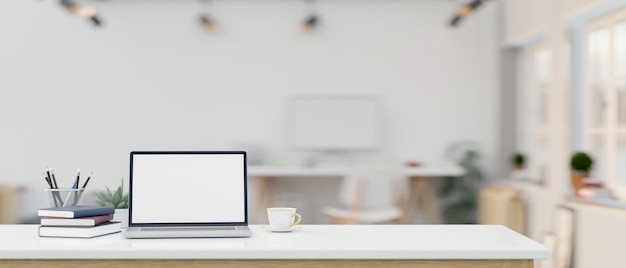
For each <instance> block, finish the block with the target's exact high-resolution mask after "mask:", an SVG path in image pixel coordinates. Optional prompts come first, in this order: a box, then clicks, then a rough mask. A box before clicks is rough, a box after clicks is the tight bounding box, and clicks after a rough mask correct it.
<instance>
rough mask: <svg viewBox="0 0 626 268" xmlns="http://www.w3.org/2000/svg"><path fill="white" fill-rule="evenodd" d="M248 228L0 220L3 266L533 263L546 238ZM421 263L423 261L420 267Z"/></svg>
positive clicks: (506, 232) (408, 229)
mask: <svg viewBox="0 0 626 268" xmlns="http://www.w3.org/2000/svg"><path fill="white" fill-rule="evenodd" d="M260 227H261V226H254V225H253V226H251V229H252V233H253V235H252V237H250V238H209V239H141V240H137V239H135V240H132V239H124V238H123V237H122V235H121V234H113V235H107V236H102V237H97V238H92V239H77V238H49V237H38V236H37V228H38V225H0V237H2V239H0V266H2V267H6V266H9V267H13V266H19V265H24V266H27V267H31V266H47V267H50V266H55V267H56V266H60V267H67V266H71V267H99V266H100V267H102V266H107V265H109V266H107V267H111V266H114V265H115V266H131V265H132V267H213V266H216V267H217V266H219V267H259V266H260V267H263V266H267V267H270V266H271V267H305V266H306V267H317V266H331V267H335V266H338V267H345V266H350V267H362V266H369V267H372V266H383V265H405V267H408V266H415V267H433V268H442V267H507V268H532V267H533V260H535V259H545V258H549V256H550V251H549V249H547V248H546V247H544V246H542V245H541V244H539V243H537V242H535V241H533V240H531V239H529V238H526V237H524V236H522V235H520V234H518V233H516V232H514V231H512V230H510V229H507V228H506V227H503V226H499V225H304V226H302V228H301V229H299V230H297V231H295V232H292V233H270V232H267V231H264V230H262V229H261V228H260ZM420 265H422V266H420Z"/></svg>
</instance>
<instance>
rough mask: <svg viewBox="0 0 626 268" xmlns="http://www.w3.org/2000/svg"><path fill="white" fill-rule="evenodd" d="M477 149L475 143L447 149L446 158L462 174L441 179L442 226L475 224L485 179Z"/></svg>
mask: <svg viewBox="0 0 626 268" xmlns="http://www.w3.org/2000/svg"><path fill="white" fill-rule="evenodd" d="M480 147H481V146H480V145H478V144H477V143H474V142H459V143H455V144H452V145H451V146H449V147H448V148H447V150H446V156H447V158H448V159H450V160H453V161H454V162H456V163H457V164H458V165H459V166H461V167H462V168H463V169H464V170H465V175H464V176H461V177H449V178H446V179H445V180H441V183H440V185H439V195H440V196H441V197H442V209H443V211H442V214H443V215H442V216H443V220H444V222H445V223H455V224H465V223H476V222H477V216H476V214H477V213H476V212H477V207H478V191H479V190H480V188H481V187H482V184H483V182H484V180H485V175H484V172H483V171H482V168H481V167H480V164H479V160H480V153H479V152H480V149H479V148H480Z"/></svg>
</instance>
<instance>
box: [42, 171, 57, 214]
mask: <svg viewBox="0 0 626 268" xmlns="http://www.w3.org/2000/svg"><path fill="white" fill-rule="evenodd" d="M43 175H44V179H45V180H46V182H47V183H48V186H50V189H52V182H50V179H49V178H48V177H47V176H46V173H45V172H44V173H43ZM51 194H52V200H53V201H54V206H55V207H58V206H59V203H58V202H57V196H56V195H55V194H54V192H52V193H51Z"/></svg>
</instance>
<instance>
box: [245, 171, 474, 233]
mask: <svg viewBox="0 0 626 268" xmlns="http://www.w3.org/2000/svg"><path fill="white" fill-rule="evenodd" d="M350 171H351V169H350V167H313V168H307V167H280V166H248V177H252V178H257V179H258V180H259V192H258V197H259V198H258V200H257V201H256V203H255V204H256V205H257V207H261V208H263V207H269V206H274V205H276V203H277V202H276V200H274V199H272V197H275V196H276V195H275V194H274V190H273V188H274V187H273V186H272V178H277V177H281V178H294V179H302V178H311V177H335V178H343V177H345V176H346V175H348V174H349V173H350ZM399 172H400V174H403V175H405V176H407V177H408V178H410V179H411V196H410V199H409V201H408V202H407V205H406V207H405V210H406V211H405V215H406V216H407V217H408V216H409V215H410V212H411V211H412V210H413V209H414V208H415V207H417V208H419V209H420V210H422V211H424V212H425V216H426V220H427V221H428V223H433V224H438V223H441V222H442V220H441V212H440V211H439V205H438V202H437V196H436V195H435V193H434V192H433V191H432V190H431V189H430V179H432V178H442V177H457V176H463V175H465V170H464V169H463V168H461V167H460V166H457V165H430V166H429V165H423V166H418V167H400V168H399ZM257 210H258V209H257ZM255 213H257V215H256V216H257V218H258V217H259V215H260V214H259V212H258V211H255Z"/></svg>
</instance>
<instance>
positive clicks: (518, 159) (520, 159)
mask: <svg viewBox="0 0 626 268" xmlns="http://www.w3.org/2000/svg"><path fill="white" fill-rule="evenodd" d="M512 163H513V165H514V166H516V167H520V168H521V167H524V165H525V164H526V157H524V155H523V154H521V153H515V154H514V155H513V159H512Z"/></svg>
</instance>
